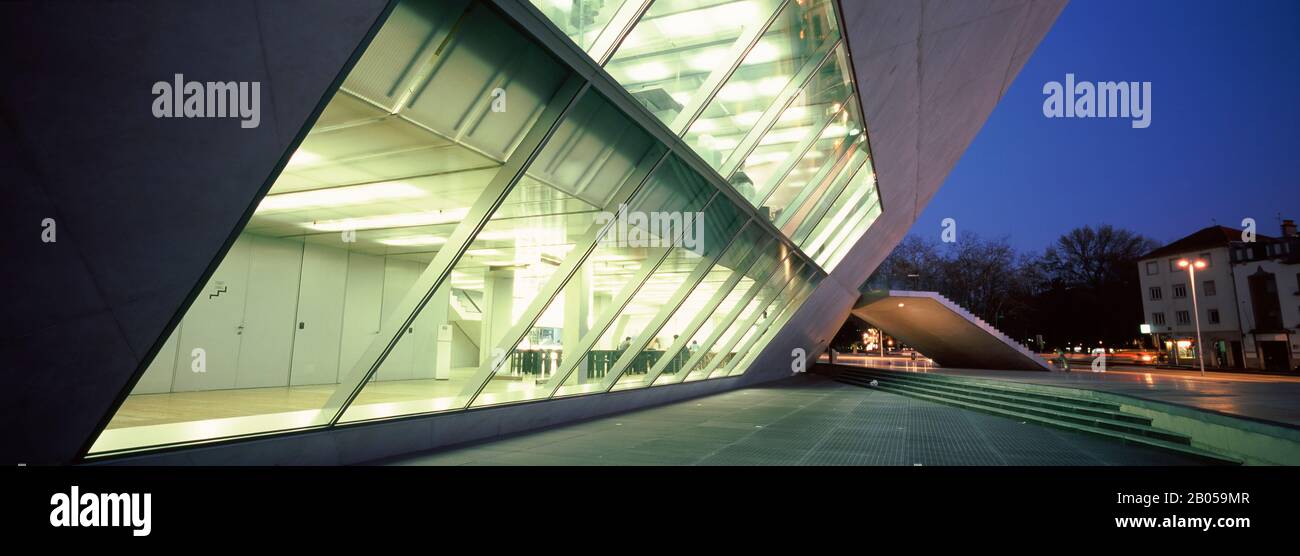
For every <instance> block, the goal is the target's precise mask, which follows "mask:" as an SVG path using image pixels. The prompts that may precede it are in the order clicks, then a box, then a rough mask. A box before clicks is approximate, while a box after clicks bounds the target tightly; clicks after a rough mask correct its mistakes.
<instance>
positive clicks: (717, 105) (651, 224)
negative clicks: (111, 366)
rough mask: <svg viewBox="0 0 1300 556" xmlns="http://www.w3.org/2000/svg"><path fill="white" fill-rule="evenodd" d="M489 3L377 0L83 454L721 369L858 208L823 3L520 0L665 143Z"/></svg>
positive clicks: (853, 147)
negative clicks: (598, 70)
mask: <svg viewBox="0 0 1300 556" xmlns="http://www.w3.org/2000/svg"><path fill="white" fill-rule="evenodd" d="M489 4H490V3H488V2H481V1H472V0H458V1H452V0H438V1H432V0H429V1H419V0H408V1H404V2H401V3H400V4H398V5H397V6H396V7H395V9H394V11H393V12H392V14H391V15H390V16H389V19H388V21H387V22H386V23H385V24H384V25H383V27H382V28H381V29H380V31H379V33H378V34H377V36H376V37H375V38H374V39H373V41H372V42H371V44H370V45H369V46H368V47H367V48H366V50H365V51H364V53H363V54H362V56H361V57H360V59H359V60H358V62H357V64H356V65H355V67H354V68H353V69H352V70H351V71H350V73H349V74H348V75H347V77H346V79H345V80H344V81H343V83H342V85H341V87H340V88H339V89H338V91H337V92H336V93H335V94H334V95H333V97H332V98H331V100H330V101H329V102H328V104H327V106H326V107H325V109H324V111H323V112H322V114H321V115H320V117H319V118H318V119H317V120H316V121H315V123H314V125H313V126H312V128H311V129H310V131H309V132H308V133H307V134H306V136H305V138H304V139H303V141H302V143H301V145H300V146H299V147H298V148H297V150H296V151H294V153H293V154H292V156H291V157H289V160H288V162H287V164H286V166H285V168H284V170H283V171H282V173H281V174H280V175H279V176H278V177H277V179H276V180H275V181H274V183H273V184H272V186H271V188H270V190H269V192H268V193H267V194H266V195H265V197H263V198H262V199H260V200H259V201H258V203H257V205H256V208H255V210H254V212H253V213H252V216H251V219H250V220H249V222H248V224H247V226H246V227H245V228H244V229H243V230H242V231H240V233H239V234H238V235H237V236H236V237H235V238H234V240H233V243H232V244H231V245H230V247H229V250H228V251H227V252H226V254H225V255H224V258H223V259H222V260H221V262H220V264H219V265H218V267H217V269H216V270H215V272H214V273H213V274H212V276H211V277H210V278H209V279H208V281H207V283H206V284H205V285H204V287H203V288H202V289H201V290H200V292H199V294H198V296H197V297H196V298H195V300H194V301H193V303H192V304H191V306H190V307H189V308H188V310H187V311H186V313H185V314H184V315H183V317H182V319H181V321H180V324H179V325H178V326H177V327H176V328H175V330H173V331H172V333H171V335H170V336H169V338H168V339H167V340H166V343H165V344H164V345H163V347H162V349H161V351H160V352H159V353H158V354H157V355H156V356H155V357H154V359H153V360H152V361H151V362H150V364H149V365H148V367H147V368H146V369H145V370H144V372H143V374H142V375H141V376H140V377H139V380H138V381H137V383H136V384H135V387H134V389H133V391H132V392H131V395H129V396H128V397H127V398H126V400H125V401H124V402H123V404H122V405H121V406H120V407H119V408H118V410H117V412H116V413H115V415H114V417H113V419H112V421H111V422H110V423H109V425H108V427H107V429H106V431H105V432H104V433H103V434H102V435H101V436H100V437H99V438H98V439H97V441H96V443H95V445H94V447H93V448H92V450H91V452H92V454H108V453H118V452H124V451H131V450H138V449H142V448H149V447H156V446H167V445H176V444H187V443H194V442H204V441H211V440H217V439H224V438H232V437H241V436H247V435H253V434H265V433H269V432H277V431H286V430H296V429H303V428H312V427H327V426H335V425H338V424H344V423H353V422H362V421H370V420H375V419H387V418H392V417H397V416H404V415H415V414H425V413H435V412H442V411H456V410H463V409H466V408H470V407H481V406H490V405H496V404H505V403H516V402H521V401H529V400H538V399H547V398H556V397H564V396H577V395H586V394H597V393H602V392H607V391H610V390H611V389H629V388H638V387H648V386H651V385H653V386H660V385H665V384H674V383H678V382H683V381H694V380H704V379H709V378H722V377H727V376H734V375H738V374H741V373H743V372H744V371H745V369H746V368H747V367H748V361H750V360H752V358H753V357H755V356H756V355H757V353H758V352H760V351H762V348H763V347H764V346H765V345H766V343H767V342H768V341H770V340H771V338H772V336H773V335H774V334H775V333H776V331H777V330H779V329H780V327H781V325H782V324H784V322H785V320H786V319H788V318H789V317H790V316H791V315H792V314H793V313H794V311H795V310H797V309H798V307H799V306H800V304H801V303H802V301H803V299H805V298H806V297H807V295H808V294H810V293H811V291H812V290H813V288H814V287H815V286H816V284H817V283H818V282H819V281H820V280H821V278H822V277H824V276H825V274H826V273H827V272H829V271H830V270H831V269H833V268H834V267H835V265H836V264H837V263H838V262H839V260H841V259H842V258H843V257H844V256H845V255H846V254H847V251H848V248H849V247H850V246H852V245H853V244H854V243H855V242H856V240H857V238H858V237H860V236H861V235H862V234H863V233H865V231H866V230H867V228H868V227H869V226H870V225H871V223H872V222H873V221H874V220H875V218H876V217H877V216H878V215H879V213H880V207H879V201H878V195H877V194H876V190H875V181H874V179H875V178H874V171H873V169H872V164H871V161H870V153H869V150H868V147H867V143H866V133H865V128H864V126H863V122H862V118H861V117H860V115H859V109H858V107H857V106H858V101H857V97H856V96H855V93H854V87H853V84H852V81H851V78H850V76H851V72H850V71H849V63H848V59H847V53H846V52H845V50H844V48H843V45H842V44H841V40H840V36H839V24H838V21H837V19H836V13H835V9H834V6H833V3H831V2H829V1H815V0H806V1H799V0H794V1H778V0H742V1H732V2H726V1H707V0H657V1H654V2H651V3H649V4H648V7H647V6H646V3H644V2H636V1H633V0H627V1H624V2H619V1H614V0H609V1H595V0H535V1H534V4H535V6H536V8H537V9H538V10H539V11H540V12H541V13H542V14H544V15H546V16H547V17H548V18H549V19H550V20H551V21H553V22H554V24H555V25H556V26H557V27H558V28H559V29H560V30H561V31H563V32H564V33H565V35H567V36H568V37H570V38H571V39H572V40H573V41H574V42H575V43H576V44H577V45H578V46H579V47H581V48H583V49H584V50H585V51H587V52H589V53H591V55H592V58H593V59H594V60H595V61H597V63H602V62H603V63H604V67H605V69H606V70H607V71H608V72H609V74H610V75H611V76H612V77H613V78H614V79H616V80H617V81H618V82H619V83H621V84H622V85H624V86H625V87H626V89H627V91H628V93H630V94H631V96H632V97H633V98H634V99H636V100H637V101H639V102H640V103H641V105H643V106H644V107H645V108H646V109H647V111H648V112H649V113H651V114H653V115H654V116H655V117H657V118H658V119H659V120H660V121H662V122H663V123H664V124H666V125H668V126H669V128H670V129H671V130H672V131H673V132H674V133H678V134H679V135H680V136H681V142H680V143H678V144H665V143H664V142H663V141H661V140H659V139H657V138H656V137H655V135H654V134H653V133H651V132H650V131H647V130H646V129H643V128H642V127H641V126H640V125H639V124H637V123H636V120H635V118H632V117H630V116H629V115H628V114H625V113H623V112H622V111H621V109H619V108H617V107H616V105H615V103H613V102H611V101H610V100H608V99H607V98H605V97H603V96H602V95H601V94H600V93H598V92H596V91H595V90H594V89H592V88H587V89H583V88H582V87H579V86H577V85H576V83H579V82H580V81H581V78H579V77H577V76H576V75H575V74H574V72H572V71H571V70H570V69H569V67H568V66H566V65H564V64H563V63H561V62H560V61H559V60H557V59H555V58H554V57H552V56H551V54H550V53H549V50H547V49H546V48H545V47H543V46H542V45H539V44H537V43H535V42H533V40H532V39H530V38H528V36H527V35H525V34H524V33H522V32H521V31H520V29H519V28H517V27H516V26H515V25H514V24H513V23H512V22H511V21H509V20H508V19H507V18H506V16H504V15H502V14H500V13H499V12H497V11H496V10H495V9H493V8H492V7H491V6H490V5H489ZM683 149H688V150H687V151H685V152H686V153H689V152H692V151H693V153H694V154H695V155H699V156H700V157H701V158H702V159H703V160H704V161H705V162H706V163H707V164H708V165H709V166H712V168H713V170H715V171H716V173H714V174H710V175H705V173H702V172H700V171H699V170H698V168H699V167H697V166H694V165H692V164H691V163H689V162H688V161H686V160H684V159H683V157H682V153H683V151H682V150H683ZM705 169H706V170H707V167H706V168H705ZM727 187H730V188H732V189H734V191H735V192H736V193H739V197H732V196H730V195H729V194H727V193H726V192H725V191H724V189H725V188H727ZM734 198H743V199H744V200H745V201H747V202H748V204H749V205H750V206H743V204H742V206H737V205H736V204H735V202H734V201H733V200H732V199H734ZM777 231H779V232H780V233H781V234H783V235H784V237H778V236H777V233H776V232H777ZM792 247H794V248H797V249H794V248H792Z"/></svg>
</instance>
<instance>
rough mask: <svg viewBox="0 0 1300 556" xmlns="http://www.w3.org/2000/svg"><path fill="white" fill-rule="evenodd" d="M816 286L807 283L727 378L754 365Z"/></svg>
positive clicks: (813, 283)
mask: <svg viewBox="0 0 1300 556" xmlns="http://www.w3.org/2000/svg"><path fill="white" fill-rule="evenodd" d="M818 284H820V281H816V280H810V281H809V282H808V285H807V286H806V287H805V288H804V291H803V292H802V293H800V294H799V296H798V297H796V298H795V299H794V300H792V301H791V303H790V305H788V306H787V308H786V311H785V313H784V314H783V315H781V317H780V318H779V319H778V320H776V321H774V322H773V323H772V326H770V327H768V329H767V332H764V333H763V337H762V338H761V339H760V340H759V341H758V342H757V343H755V344H754V345H753V347H751V348H749V349H748V350H747V354H746V355H745V359H744V360H743V361H741V362H740V363H739V364H737V365H736V366H735V367H733V368H732V369H731V371H730V373H729V374H728V375H727V376H736V375H737V374H744V371H745V370H747V369H748V368H749V366H750V365H752V364H753V363H754V359H756V358H758V356H759V354H760V353H762V351H763V350H764V349H767V345H768V344H770V343H771V342H772V340H773V339H775V338H776V335H777V334H779V333H780V332H781V330H782V329H783V328H784V327H785V324H786V323H787V322H789V321H790V319H791V318H793V317H794V314H795V312H796V311H798V310H799V309H800V308H801V307H803V304H804V302H805V301H807V300H808V296H809V295H811V294H812V292H813V291H814V290H816V289H817V286H818ZM737 371H741V372H740V373H737Z"/></svg>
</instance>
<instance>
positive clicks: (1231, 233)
mask: <svg viewBox="0 0 1300 556" xmlns="http://www.w3.org/2000/svg"><path fill="white" fill-rule="evenodd" d="M1255 237H1257V238H1259V239H1272V238H1270V237H1267V236H1261V235H1256V236H1255ZM1234 241H1241V230H1238V229H1236V228H1229V227H1227V226H1210V227H1208V228H1202V229H1200V230H1197V231H1195V232H1193V233H1192V234H1191V235H1189V236H1186V237H1184V238H1182V239H1179V240H1177V241H1174V242H1173V243H1170V244H1168V245H1165V246H1164V247H1159V248H1156V249H1155V250H1154V251H1151V252H1150V253H1147V254H1145V255H1142V258H1143V259H1150V258H1154V257H1163V256H1166V255H1177V254H1179V253H1186V252H1188V251H1196V250H1199V249H1210V248H1214V247H1227V246H1228V245H1229V244H1230V243H1232V242H1234Z"/></svg>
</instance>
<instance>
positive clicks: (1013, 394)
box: [853, 373, 1151, 425]
mask: <svg viewBox="0 0 1300 556" xmlns="http://www.w3.org/2000/svg"><path fill="white" fill-rule="evenodd" d="M853 376H873V377H883V378H885V379H894V380H902V378H901V377H895V376H892V375H874V374H871V373H857V374H855V375H853ZM916 383H917V384H924V385H925V387H926V388H928V389H932V390H938V391H942V392H951V393H954V394H961V395H967V396H974V397H977V398H982V399H988V400H994V401H1001V402H1012V403H1019V404H1025V405H1031V406H1036V407H1040V408H1043V409H1051V410H1055V411H1066V412H1073V413H1078V414H1081V415H1088V416H1091V417H1100V418H1103V419H1113V420H1116V421H1125V422H1129V423H1136V424H1139V425H1150V424H1151V419H1150V418H1148V417H1143V416H1141V415H1133V414H1130V413H1124V412H1123V411H1120V410H1119V409H1118V408H1111V407H1096V406H1094V405H1092V404H1088V403H1079V402H1078V401H1076V400H1077V399H1075V398H1064V399H1052V400H1048V399H1043V398H1039V397H1032V396H1026V395H1024V394H1023V393H1021V392H1018V391H1015V390H1010V389H1007V390H994V389H989V388H975V387H972V386H970V385H965V384H960V383H945V382H939V381H934V382H930V381H916Z"/></svg>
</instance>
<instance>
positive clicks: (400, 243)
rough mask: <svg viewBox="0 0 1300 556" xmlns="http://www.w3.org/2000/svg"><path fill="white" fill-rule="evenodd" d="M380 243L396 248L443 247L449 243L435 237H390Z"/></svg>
mask: <svg viewBox="0 0 1300 556" xmlns="http://www.w3.org/2000/svg"><path fill="white" fill-rule="evenodd" d="M379 243H382V244H384V245H392V246H394V247H421V246H425V245H442V244H444V243H447V238H445V237H440V236H433V235H423V236H406V237H390V238H388V239H381V240H379Z"/></svg>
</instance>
